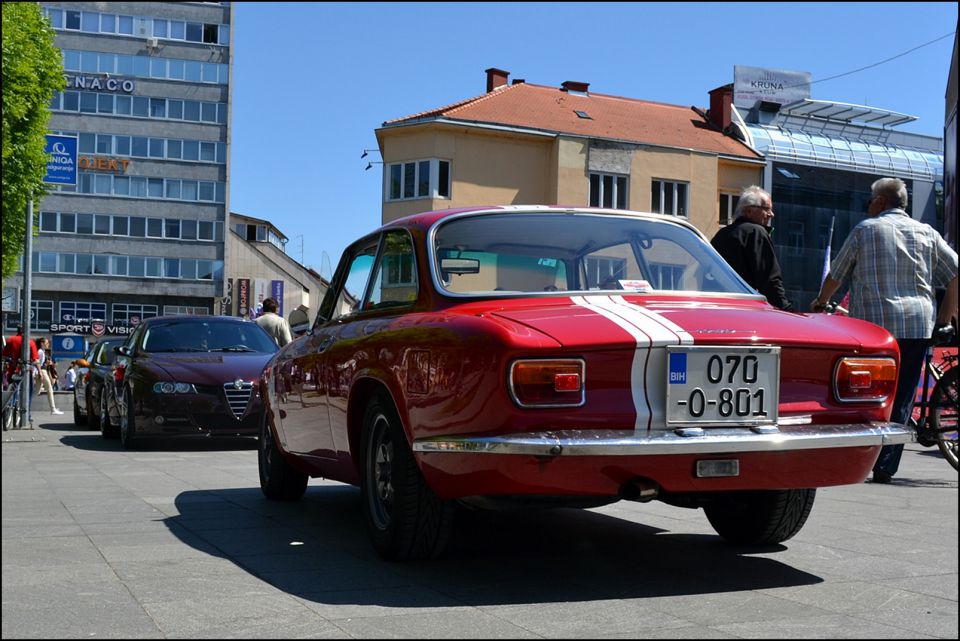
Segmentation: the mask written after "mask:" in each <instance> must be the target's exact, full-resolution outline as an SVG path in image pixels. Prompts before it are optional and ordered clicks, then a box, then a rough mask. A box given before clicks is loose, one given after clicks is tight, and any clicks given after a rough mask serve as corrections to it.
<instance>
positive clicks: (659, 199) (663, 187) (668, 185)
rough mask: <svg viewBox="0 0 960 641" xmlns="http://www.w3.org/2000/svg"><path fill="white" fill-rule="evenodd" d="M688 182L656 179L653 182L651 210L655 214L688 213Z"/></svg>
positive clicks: (672, 214)
mask: <svg viewBox="0 0 960 641" xmlns="http://www.w3.org/2000/svg"><path fill="white" fill-rule="evenodd" d="M687 186H688V183H681V182H671V181H667V180H654V181H653V183H652V184H651V193H650V210H651V211H652V212H653V213H655V214H667V215H670V216H686V215H687Z"/></svg>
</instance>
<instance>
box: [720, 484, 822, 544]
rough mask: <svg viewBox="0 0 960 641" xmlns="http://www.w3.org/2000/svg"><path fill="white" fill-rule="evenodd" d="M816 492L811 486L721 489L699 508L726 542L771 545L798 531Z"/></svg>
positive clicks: (804, 521) (808, 512)
mask: <svg viewBox="0 0 960 641" xmlns="http://www.w3.org/2000/svg"><path fill="white" fill-rule="evenodd" d="M816 495H817V491H816V490H814V489H807V490H765V491H755V492H725V493H723V494H722V495H721V496H718V497H716V498H715V499H714V500H713V501H712V502H711V503H709V504H707V505H706V506H705V507H704V508H703V511H704V512H705V513H706V515H707V520H708V521H710V525H712V526H713V529H714V530H716V532H717V534H719V535H720V536H722V537H723V538H724V539H726V540H727V541H729V542H730V543H734V544H737V545H771V544H774V543H781V542H783V541H786V540H787V539H789V538H790V537H792V536H793V535H794V534H796V533H797V532H799V531H800V528H802V527H803V524H804V523H806V522H807V517H808V516H810V510H811V509H812V508H813V500H814V498H815V497H816Z"/></svg>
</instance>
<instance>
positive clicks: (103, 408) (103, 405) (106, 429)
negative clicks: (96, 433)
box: [99, 388, 119, 439]
mask: <svg viewBox="0 0 960 641" xmlns="http://www.w3.org/2000/svg"><path fill="white" fill-rule="evenodd" d="M108 401H109V399H108V398H107V390H106V389H104V388H101V389H100V411H99V417H100V418H99V423H100V436H101V437H102V438H106V439H113V438H117V436H118V432H119V428H117V427H116V426H115V425H113V424H112V423H111V422H110V407H109V405H108Z"/></svg>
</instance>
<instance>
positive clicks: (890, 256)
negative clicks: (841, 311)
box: [810, 178, 957, 483]
mask: <svg viewBox="0 0 960 641" xmlns="http://www.w3.org/2000/svg"><path fill="white" fill-rule="evenodd" d="M870 194H871V196H870V202H869V203H868V204H867V214H868V215H869V218H867V219H866V220H863V221H861V222H860V223H858V224H857V226H856V227H854V228H853V229H852V230H851V231H850V235H849V236H848V237H847V240H846V241H845V242H844V243H843V247H841V248H840V252H839V253H838V254H837V257H836V259H834V260H833V263H832V265H831V267H830V273H829V275H828V276H827V277H826V278H825V279H824V281H823V284H822V285H821V286H820V293H819V294H818V295H817V297H816V298H815V299H814V300H813V301H812V302H811V303H810V309H811V310H812V311H821V310H823V309H824V308H825V306H826V304H827V302H828V301H829V300H830V297H831V296H832V295H833V294H834V293H835V292H836V291H837V289H838V288H839V287H840V285H841V284H842V283H843V282H844V281H845V280H847V279H849V280H850V315H851V316H854V317H856V318H861V319H863V320H867V321H870V322H871V323H875V324H877V325H880V326H881V327H883V328H884V329H886V330H887V331H889V332H890V333H891V334H893V336H894V338H896V339H897V344H898V345H899V347H900V373H899V378H898V380H897V391H896V394H895V396H894V399H893V410H892V413H891V415H890V420H891V421H894V422H896V423H902V424H904V425H906V424H907V422H908V421H909V420H910V416H911V415H912V414H913V405H914V400H915V398H916V392H917V383H918V381H919V379H920V369H921V367H922V365H923V359H924V355H925V354H926V350H927V345H928V344H929V341H930V338H931V337H932V336H933V332H934V327H935V326H940V325H949V324H953V325H954V326H956V318H957V253H956V252H955V251H954V250H953V249H952V248H951V247H950V246H949V245H948V244H947V243H946V241H944V240H943V237H942V236H940V234H939V233H938V232H937V231H936V230H935V229H934V228H933V227H931V226H930V225H927V224H925V223H921V222H920V221H917V220H914V219H912V218H911V217H910V215H909V214H907V212H906V208H907V186H906V184H904V182H903V181H902V180H900V179H899V178H881V179H880V180H877V181H876V182H874V183H873V185H871V187H870ZM940 287H946V292H945V294H944V297H943V300H942V301H941V303H940V309H939V311H938V312H936V313H935V307H936V294H935V290H936V289H937V288H940ZM902 453H903V445H902V444H901V445H885V446H884V447H883V449H882V450H881V451H880V456H879V457H878V458H877V462H876V463H875V464H874V466H873V482H874V483H889V482H890V480H891V479H892V478H893V476H894V475H895V474H896V473H897V469H898V468H899V466H900V456H901V454H902Z"/></svg>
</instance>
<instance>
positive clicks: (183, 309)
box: [163, 305, 210, 316]
mask: <svg viewBox="0 0 960 641" xmlns="http://www.w3.org/2000/svg"><path fill="white" fill-rule="evenodd" d="M176 314H187V315H189V316H209V315H210V308H209V307H190V306H187V305H164V306H163V315H164V316H172V315H176Z"/></svg>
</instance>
